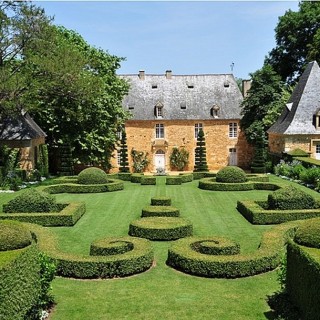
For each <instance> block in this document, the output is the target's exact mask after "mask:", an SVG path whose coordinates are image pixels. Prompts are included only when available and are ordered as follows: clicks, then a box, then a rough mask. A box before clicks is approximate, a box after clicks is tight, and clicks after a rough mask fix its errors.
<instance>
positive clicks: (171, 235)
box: [129, 217, 192, 241]
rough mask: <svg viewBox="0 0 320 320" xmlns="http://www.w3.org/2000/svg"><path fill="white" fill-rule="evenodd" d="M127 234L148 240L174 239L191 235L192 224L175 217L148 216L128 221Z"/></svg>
mask: <svg viewBox="0 0 320 320" xmlns="http://www.w3.org/2000/svg"><path fill="white" fill-rule="evenodd" d="M129 235H131V236H134V237H140V238H146V239H149V240H165V241H169V240H176V239H180V238H183V237H189V236H191V235H192V224H191V223H190V222H189V221H188V220H185V219H182V218H177V217H148V218H142V219H139V220H136V221H133V222H131V223H130V227H129Z"/></svg>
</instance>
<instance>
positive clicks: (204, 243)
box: [190, 237, 240, 255]
mask: <svg viewBox="0 0 320 320" xmlns="http://www.w3.org/2000/svg"><path fill="white" fill-rule="evenodd" d="M190 246H191V248H192V250H195V251H197V252H199V253H202V254H208V255H230V254H239V253H240V245H239V244H238V243H235V242H234V241H231V240H230V239H226V238H221V237H220V238H218V237H211V238H209V237H208V238H203V239H201V240H196V241H194V242H192V243H191V244H190Z"/></svg>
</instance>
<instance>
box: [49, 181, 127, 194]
mask: <svg viewBox="0 0 320 320" xmlns="http://www.w3.org/2000/svg"><path fill="white" fill-rule="evenodd" d="M118 190H123V182H122V181H120V180H116V179H114V180H110V182H109V183H107V184H88V185H84V184H76V183H66V184H56V185H51V186H48V187H46V188H44V189H43V191H45V192H48V193H51V194H56V193H100V192H112V191H118Z"/></svg>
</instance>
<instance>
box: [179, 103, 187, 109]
mask: <svg viewBox="0 0 320 320" xmlns="http://www.w3.org/2000/svg"><path fill="white" fill-rule="evenodd" d="M180 109H182V110H185V109H187V104H186V103H185V102H181V103H180Z"/></svg>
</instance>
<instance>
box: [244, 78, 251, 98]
mask: <svg viewBox="0 0 320 320" xmlns="http://www.w3.org/2000/svg"><path fill="white" fill-rule="evenodd" d="M250 88H251V80H242V95H243V97H244V98H245V97H246V96H247V95H248V91H249V90H250Z"/></svg>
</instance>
